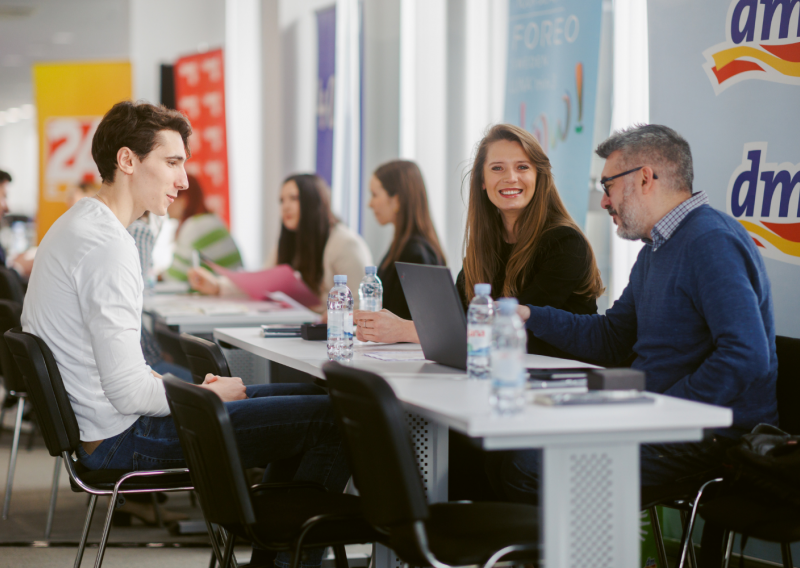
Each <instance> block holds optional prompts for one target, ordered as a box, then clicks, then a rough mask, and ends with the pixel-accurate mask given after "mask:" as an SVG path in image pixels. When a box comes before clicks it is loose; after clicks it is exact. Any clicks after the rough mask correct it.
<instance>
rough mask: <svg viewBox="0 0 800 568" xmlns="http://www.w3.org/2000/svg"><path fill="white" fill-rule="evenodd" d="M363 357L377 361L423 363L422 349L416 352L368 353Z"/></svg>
mask: <svg viewBox="0 0 800 568" xmlns="http://www.w3.org/2000/svg"><path fill="white" fill-rule="evenodd" d="M364 355H365V356H366V357H372V358H373V359H378V360H379V361H425V355H423V354H422V349H420V350H418V351H370V352H369V353H364Z"/></svg>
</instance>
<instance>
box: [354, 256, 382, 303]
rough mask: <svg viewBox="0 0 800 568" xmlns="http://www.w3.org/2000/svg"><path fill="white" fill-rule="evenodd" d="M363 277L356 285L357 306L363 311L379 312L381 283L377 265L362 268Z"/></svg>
mask: <svg viewBox="0 0 800 568" xmlns="http://www.w3.org/2000/svg"><path fill="white" fill-rule="evenodd" d="M364 272H365V273H366V274H365V275H364V278H362V279H361V284H359V285H358V308H359V309H360V310H364V311H365V312H379V311H381V310H382V309H383V283H382V282H381V279H380V278H378V267H377V266H367V267H365V268H364Z"/></svg>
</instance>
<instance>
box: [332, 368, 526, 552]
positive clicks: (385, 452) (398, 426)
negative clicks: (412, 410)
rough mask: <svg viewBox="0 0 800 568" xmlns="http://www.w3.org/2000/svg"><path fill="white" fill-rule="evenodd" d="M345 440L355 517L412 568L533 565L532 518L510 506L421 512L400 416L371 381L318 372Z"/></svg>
mask: <svg viewBox="0 0 800 568" xmlns="http://www.w3.org/2000/svg"><path fill="white" fill-rule="evenodd" d="M323 370H324V372H325V376H326V377H327V379H328V389H329V393H330V396H331V399H332V400H333V405H334V408H335V409H336V413H337V415H338V417H339V425H340V427H341V428H342V433H343V434H344V436H345V440H346V446H347V450H348V453H349V457H350V460H351V466H352V468H353V479H354V481H355V485H356V487H357V488H358V490H359V493H360V495H361V502H362V509H363V511H364V515H365V516H366V518H367V520H368V521H369V522H370V523H372V524H373V526H376V527H380V528H381V530H384V531H386V532H388V534H389V543H388V546H389V547H390V548H391V549H392V550H394V551H395V552H396V553H397V555H398V556H399V557H400V558H401V559H402V560H403V562H406V563H408V564H411V565H413V566H435V567H436V568H443V567H444V566H447V565H449V566H464V565H468V564H479V565H483V566H484V567H487V568H488V567H490V566H492V565H493V564H494V563H495V562H497V561H498V560H500V559H501V558H504V557H507V556H508V557H509V558H510V559H514V560H526V561H528V562H538V558H539V544H538V543H539V522H538V519H539V510H538V509H537V508H536V507H531V506H529V505H520V504H511V503H490V502H480V503H465V502H453V503H436V504H433V505H428V503H427V500H426V498H425V493H424V489H423V486H422V480H421V478H420V474H419V469H418V466H417V461H416V458H415V457H414V450H413V448H412V445H411V440H410V438H409V434H408V430H407V427H406V420H405V413H404V412H403V410H402V409H401V407H400V403H399V401H398V400H397V397H396V396H395V394H394V392H393V391H392V389H391V387H390V386H389V385H388V383H387V382H386V381H385V380H384V379H383V378H381V377H379V376H378V375H376V374H374V373H370V372H367V371H363V370H360V369H355V368H352V367H346V366H343V365H340V364H338V363H326V364H325V365H324V366H323Z"/></svg>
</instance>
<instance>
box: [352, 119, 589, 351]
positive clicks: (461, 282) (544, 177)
mask: <svg viewBox="0 0 800 568" xmlns="http://www.w3.org/2000/svg"><path fill="white" fill-rule="evenodd" d="M469 188H470V189H469V207H468V209H467V228H466V236H465V252H466V254H465V257H464V262H463V268H462V270H461V272H460V273H459V275H458V278H457V279H456V287H457V288H458V292H459V294H460V296H461V300H462V303H463V304H464V309H465V310H466V308H467V306H468V305H469V302H470V301H471V300H472V298H473V296H474V287H475V284H477V283H479V282H488V283H490V284H491V285H492V297H493V298H495V299H496V298H499V297H504V296H505V297H515V298H517V299H518V300H519V302H520V304H531V305H536V306H553V307H556V308H561V309H564V310H567V311H569V312H572V313H576V314H593V313H596V312H597V302H596V299H597V298H598V297H599V296H600V295H601V294H602V293H603V283H602V280H601V278H600V270H599V269H598V268H597V263H596V262H595V258H594V252H593V251H592V247H591V245H590V244H589V241H588V240H587V239H586V237H585V236H584V234H583V233H582V232H581V230H580V228H579V227H578V226H577V224H576V223H575V221H574V220H573V219H572V217H571V216H570V214H569V212H568V211H567V209H566V207H565V206H564V203H563V201H561V197H560V196H559V194H558V190H557V189H556V185H555V182H554V180H553V175H552V173H551V170H550V161H549V160H548V158H547V155H546V154H545V153H544V151H543V150H542V148H541V146H540V145H539V143H538V142H537V141H536V139H535V138H534V137H533V135H532V134H530V133H529V132H527V131H525V130H523V129H521V128H518V127H516V126H513V125H510V124H498V125H496V126H494V127H492V128H491V129H490V130H489V131H488V132H487V134H486V136H484V138H483V139H482V140H481V142H480V144H479V145H478V149H477V152H476V155H475V160H474V163H473V167H472V171H471V173H470V184H469ZM355 319H356V323H357V337H358V338H359V339H362V340H371V341H380V342H387V343H391V342H398V341H405V342H413V343H418V342H419V339H418V337H417V332H416V329H415V327H414V322H412V321H407V320H405V319H402V318H399V317H396V315H395V314H391V313H388V312H377V313H370V312H358V316H357V317H356V318H355ZM528 352H529V353H538V354H542V355H551V356H556V357H558V356H563V352H562V351H560V350H559V349H557V348H555V347H553V346H552V345H550V344H548V343H546V342H545V341H542V340H540V339H538V338H536V337H535V336H533V334H528Z"/></svg>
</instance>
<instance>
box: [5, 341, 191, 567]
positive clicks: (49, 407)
mask: <svg viewBox="0 0 800 568" xmlns="http://www.w3.org/2000/svg"><path fill="white" fill-rule="evenodd" d="M5 340H6V344H7V345H8V348H9V350H10V351H11V354H12V355H13V356H14V360H15V361H16V362H17V366H18V367H19V370H20V372H21V374H22V377H23V379H24V380H25V384H26V386H27V392H28V396H29V397H30V398H31V400H32V401H33V404H34V405H35V406H36V408H37V411H38V413H39V423H40V426H41V429H42V434H43V435H44V441H45V444H46V445H47V449H48V451H49V452H50V455H51V456H54V457H58V456H59V455H60V456H61V457H62V459H63V461H64V465H65V466H66V468H67V473H68V474H69V480H70V485H71V487H72V490H73V491H75V492H76V493H79V492H82V491H83V492H86V493H88V494H90V495H91V498H90V500H89V510H88V511H87V513H86V521H85V523H84V526H83V534H82V535H81V540H80V544H79V545H78V554H77V556H76V558H75V566H76V567H79V566H80V565H81V560H82V559H83V551H84V549H85V548H86V539H87V537H88V535H89V527H90V526H91V524H92V516H93V515H94V509H95V505H96V504H97V496H98V495H108V496H109V497H111V500H110V502H109V504H108V513H107V514H106V522H105V525H104V527H103V536H102V538H101V540H100V549H99V550H98V552H97V560H96V562H95V568H100V566H101V565H102V563H103V555H104V553H105V549H106V543H107V542H108V533H109V531H110V529H111V516H112V514H113V512H114V506H115V504H116V502H117V498H118V496H119V495H120V494H123V495H124V494H126V493H153V492H156V491H191V490H192V489H193V487H192V485H191V480H190V478H189V475H188V470H186V469H171V470H156V471H125V470H112V469H102V470H97V471H91V470H88V469H86V468H85V467H83V466H82V465H81V464H80V463H79V462H78V461H77V460H73V458H72V454H73V453H74V452H75V450H76V449H77V448H78V445H79V444H80V443H81V440H80V431H79V430H78V422H77V420H76V418H75V413H74V412H73V410H72V405H71V404H70V402H69V398H68V396H67V391H66V389H65V388H64V383H63V381H62V379H61V373H60V372H59V370H58V365H57V364H56V360H55V358H54V357H53V353H52V352H51V351H50V348H49V347H48V346H47V345H46V344H45V342H44V341H42V339H41V338H39V337H37V336H35V335H33V334H32V333H26V332H23V331H20V330H18V329H13V330H9V331H7V332H6V333H5Z"/></svg>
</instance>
